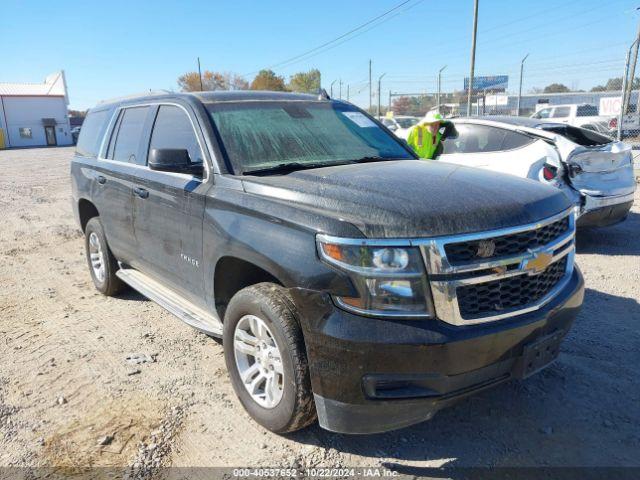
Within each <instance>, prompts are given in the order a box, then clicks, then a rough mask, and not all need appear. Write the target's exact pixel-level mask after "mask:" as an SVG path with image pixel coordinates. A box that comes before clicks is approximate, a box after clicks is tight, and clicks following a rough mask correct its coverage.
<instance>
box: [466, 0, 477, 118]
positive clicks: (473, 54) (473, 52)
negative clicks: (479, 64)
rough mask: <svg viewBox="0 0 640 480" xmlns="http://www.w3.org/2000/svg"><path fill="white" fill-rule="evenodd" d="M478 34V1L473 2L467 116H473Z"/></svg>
mask: <svg viewBox="0 0 640 480" xmlns="http://www.w3.org/2000/svg"><path fill="white" fill-rule="evenodd" d="M477 34H478V0H473V35H472V37H471V69H470V72H469V92H468V93H467V116H468V117H470V116H471V92H473V74H474V70H475V67H476V35H477Z"/></svg>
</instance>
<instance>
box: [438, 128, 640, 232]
mask: <svg viewBox="0 0 640 480" xmlns="http://www.w3.org/2000/svg"><path fill="white" fill-rule="evenodd" d="M445 130H446V131H445V137H446V140H445V141H444V142H443V147H442V154H440V155H439V156H438V157H437V160H441V161H445V162H449V163H454V164H458V165H465V166H471V167H478V168H483V169H487V170H493V171H496V172H501V173H508V174H511V175H515V176H518V177H523V178H530V179H533V180H537V181H540V182H542V183H546V184H549V185H552V186H555V187H557V188H559V189H561V190H562V191H563V192H565V193H566V194H567V195H568V196H569V198H571V200H572V201H573V203H574V205H575V207H574V208H575V213H576V217H577V226H578V227H604V226H609V225H613V224H615V223H618V222H621V221H623V220H624V219H625V218H626V217H627V215H628V213H629V210H630V209H631V206H632V205H633V197H634V192H635V189H636V183H635V178H634V173H633V158H632V154H631V147H630V146H628V145H626V144H624V143H622V142H618V141H615V140H613V139H611V138H610V137H608V136H605V135H602V134H600V133H598V132H595V131H593V130H588V129H584V128H579V127H574V126H572V125H567V124H564V123H554V122H545V121H541V120H538V119H529V118H520V117H491V118H490V119H488V118H487V119H485V118H460V119H455V120H453V121H452V122H451V123H450V124H448V125H447V126H446V127H445Z"/></svg>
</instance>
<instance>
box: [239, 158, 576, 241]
mask: <svg viewBox="0 0 640 480" xmlns="http://www.w3.org/2000/svg"><path fill="white" fill-rule="evenodd" d="M243 184H244V188H245V191H246V192H247V193H252V194H256V195H262V196H268V197H273V198H277V199H279V200H284V201H287V202H290V203H293V204H298V205H300V207H301V208H306V209H313V210H315V211H316V212H318V213H319V214H325V215H329V216H331V217H334V218H339V219H341V220H343V221H347V222H350V223H352V224H353V225H355V226H356V227H358V228H359V229H360V230H361V231H362V233H363V234H364V235H365V236H367V237H369V238H392V237H395V238H398V237H431V236H436V235H451V234H458V233H470V232H478V231H484V230H493V229H497V228H503V227H511V226H516V225H522V224H527V223H532V222H536V221H538V220H541V219H544V218H546V217H549V216H551V215H554V214H556V213H559V212H561V211H563V210H566V209H567V208H569V207H570V206H571V203H570V202H569V200H568V199H567V197H566V196H565V195H564V194H563V193H562V192H561V191H560V190H558V189H556V188H553V187H550V186H547V185H543V184H541V183H539V182H536V181H533V180H527V179H522V178H517V177H513V176H510V175H505V174H500V173H495V172H490V171H487V170H480V169H476V168H470V167H463V166H459V165H452V164H448V163H444V162H439V161H425V160H402V161H388V162H375V163H361V164H353V165H342V166H335V167H325V168H316V169H311V170H300V171H295V172H292V173H288V174H284V175H272V176H245V177H243ZM326 233H329V234H331V232H326Z"/></svg>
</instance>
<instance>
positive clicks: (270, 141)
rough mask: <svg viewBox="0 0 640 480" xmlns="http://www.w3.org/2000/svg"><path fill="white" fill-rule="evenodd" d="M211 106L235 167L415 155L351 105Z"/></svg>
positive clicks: (261, 167)
mask: <svg viewBox="0 0 640 480" xmlns="http://www.w3.org/2000/svg"><path fill="white" fill-rule="evenodd" d="M207 108H208V110H209V112H210V114H211V118H212V119H213V123H214V125H215V127H216V128H217V130H218V133H219V134H220V139H221V140H222V146H223V149H224V150H225V152H226V154H227V157H228V159H229V160H230V162H231V165H232V167H233V170H234V172H236V173H240V172H242V173H244V174H249V173H251V172H258V171H260V172H267V173H268V172H269V171H270V170H273V171H274V172H275V171H277V170H286V169H287V167H289V169H290V170H295V169H304V168H315V167H322V166H328V165H338V164H346V163H352V162H360V161H379V160H387V159H389V160H391V159H413V158H415V157H414V156H412V154H411V153H409V151H408V150H407V149H406V148H404V147H403V146H402V144H400V143H399V142H398V141H397V140H396V139H395V138H394V137H393V136H392V135H390V134H389V133H388V132H387V131H386V130H384V129H382V128H380V127H379V126H378V125H377V124H376V123H375V122H373V121H372V120H371V119H370V118H369V117H367V116H366V115H364V114H363V113H362V112H360V111H359V110H357V109H355V108H353V107H351V106H349V105H343V104H338V103H332V102H326V101H318V102H314V101H308V102H307V101H295V102H293V101H290V102H282V101H279V102H278V101H274V102H265V101H255V102H253V101H249V102H242V103H235V102H230V103H213V104H208V105H207Z"/></svg>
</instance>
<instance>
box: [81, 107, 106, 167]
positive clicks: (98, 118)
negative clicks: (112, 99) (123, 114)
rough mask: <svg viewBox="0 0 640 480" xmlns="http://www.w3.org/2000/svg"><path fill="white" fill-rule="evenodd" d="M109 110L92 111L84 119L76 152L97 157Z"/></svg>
mask: <svg viewBox="0 0 640 480" xmlns="http://www.w3.org/2000/svg"><path fill="white" fill-rule="evenodd" d="M109 113H110V112H109V110H99V111H93V110H92V111H90V112H89V113H88V114H87V117H86V118H85V119H84V122H83V124H82V129H81V130H80V137H79V138H78V144H77V145H76V153H77V154H78V155H83V156H85V157H97V156H98V153H99V150H100V145H101V144H102V136H103V135H104V131H105V129H106V127H107V121H108V119H109Z"/></svg>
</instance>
